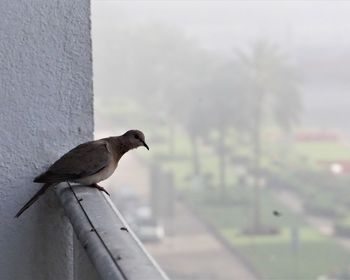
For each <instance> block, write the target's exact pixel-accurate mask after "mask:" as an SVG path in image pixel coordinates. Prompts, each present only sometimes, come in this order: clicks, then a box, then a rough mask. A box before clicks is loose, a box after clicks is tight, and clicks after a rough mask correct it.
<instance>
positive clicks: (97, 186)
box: [91, 184, 111, 196]
mask: <svg viewBox="0 0 350 280" xmlns="http://www.w3.org/2000/svg"><path fill="white" fill-rule="evenodd" d="M91 187H93V188H96V189H98V190H100V191H103V192H104V193H106V194H107V195H108V196H111V195H110V194H109V192H107V191H106V189H105V188H104V187H101V186H99V185H97V184H92V185H91Z"/></svg>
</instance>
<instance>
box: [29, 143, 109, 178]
mask: <svg viewBox="0 0 350 280" xmlns="http://www.w3.org/2000/svg"><path fill="white" fill-rule="evenodd" d="M111 160H112V155H111V153H110V152H109V151H108V149H107V143H106V142H105V141H101V140H100V141H91V142H87V143H84V144H81V145H79V146H77V147H76V148H74V149H73V150H71V151H69V152H68V153H66V154H65V155H63V156H62V157H61V158H60V159H59V160H57V161H56V162H55V163H54V164H53V165H52V166H51V167H50V168H49V170H48V171H47V172H45V173H43V174H42V175H40V176H38V177H37V178H35V180H34V181H35V182H52V181H54V182H58V181H66V180H75V179H79V178H84V177H87V176H91V175H93V174H96V173H97V172H99V171H100V170H102V169H103V168H105V167H106V166H107V165H108V164H109V163H110V161H111Z"/></svg>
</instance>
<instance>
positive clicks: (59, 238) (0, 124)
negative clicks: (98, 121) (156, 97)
mask: <svg viewBox="0 0 350 280" xmlns="http://www.w3.org/2000/svg"><path fill="white" fill-rule="evenodd" d="M0 128H1V137H0V252H1V254H0V279H1V280H14V279H16V280H21V279H23V280H30V279H36V280H41V279H42V280H48V279H50V280H56V279H57V280H58V279H60V280H67V279H68V280H70V279H74V264H73V258H74V257H73V256H74V254H73V243H74V241H73V233H72V229H71V226H70V224H69V222H68V220H67V219H66V218H65V216H64V214H63V212H62V210H60V208H59V207H58V203H57V200H56V197H55V196H54V194H53V192H49V193H48V194H46V195H45V196H43V197H42V198H41V199H40V201H39V202H38V203H36V204H35V205H33V206H32V208H30V209H29V210H28V211H27V212H25V213H24V214H23V215H22V216H21V217H20V218H19V219H15V218H14V215H15V214H16V212H17V210H18V209H19V208H20V207H21V206H22V205H23V204H24V203H25V202H26V201H27V200H28V199H29V198H30V197H31V196H32V195H33V194H34V193H35V192H36V191H37V190H38V189H39V188H40V185H38V184H35V183H32V180H33V178H34V177H35V176H36V175H38V174H39V173H40V172H42V171H43V170H44V169H45V168H46V167H47V166H48V165H49V164H51V163H52V162H53V161H54V160H55V159H57V158H58V157H59V156H60V155H62V154H63V153H64V152H66V151H67V150H69V149H70V148H72V147H74V146H75V145H77V144H78V143H81V142H84V141H87V140H89V139H92V137H93V96H92V60H91V39H90V1H89V0H74V1H72V0H50V1H47V0H25V1H20V0H1V1H0Z"/></svg>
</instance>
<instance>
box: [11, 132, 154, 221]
mask: <svg viewBox="0 0 350 280" xmlns="http://www.w3.org/2000/svg"><path fill="white" fill-rule="evenodd" d="M140 146H144V147H146V148H147V149H149V148H148V146H147V144H146V142H145V136H144V134H143V133H142V132H141V131H139V130H129V131H127V132H126V133H125V134H123V135H121V136H116V137H109V138H103V139H100V140H96V141H90V142H86V143H83V144H80V145H78V146H77V147H75V148H74V149H72V150H70V151H69V152H68V153H66V154H64V155H63V156H62V157H61V158H60V159H58V160H57V161H56V162H54V163H53V164H52V165H51V166H50V167H49V168H48V170H47V171H45V172H44V173H42V174H40V175H39V176H37V177H36V178H35V179H34V182H36V183H44V185H43V186H42V188H41V189H40V190H39V191H38V192H37V193H36V194H35V195H34V196H33V197H32V198H31V199H30V200H29V201H28V202H27V203H26V204H25V205H24V206H23V207H22V208H21V209H20V210H19V211H18V213H17V214H16V216H15V217H17V218H18V217H19V216H20V215H21V214H22V213H23V212H24V211H25V210H26V209H28V208H29V207H30V206H31V205H32V204H33V203H34V202H35V201H36V200H37V199H38V198H39V196H41V195H42V194H44V193H45V191H46V190H47V189H48V188H49V187H51V186H54V185H57V184H58V183H61V182H75V183H80V184H84V185H92V186H93V187H96V188H98V189H100V190H103V191H105V192H106V193H107V191H106V190H104V189H103V188H102V187H100V186H98V185H97V183H98V182H101V181H103V180H105V179H107V178H108V177H110V176H111V175H112V174H113V172H114V171H115V169H116V168H117V166H118V162H119V160H120V158H121V157H122V156H123V155H124V154H125V153H126V152H128V151H129V150H131V149H135V148H137V147H140ZM107 194H108V193H107Z"/></svg>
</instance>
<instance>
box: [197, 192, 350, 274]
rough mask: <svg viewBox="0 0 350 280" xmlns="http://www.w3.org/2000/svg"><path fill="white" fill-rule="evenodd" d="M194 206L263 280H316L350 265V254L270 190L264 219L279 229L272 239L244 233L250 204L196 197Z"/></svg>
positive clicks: (265, 200) (264, 210)
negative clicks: (216, 202)
mask: <svg viewBox="0 0 350 280" xmlns="http://www.w3.org/2000/svg"><path fill="white" fill-rule="evenodd" d="M249 191H250V190H249ZM192 203H194V204H195V207H196V209H197V212H198V213H200V215H202V216H203V217H204V218H205V219H206V220H207V221H208V222H209V223H211V224H213V225H214V226H215V227H216V228H217V229H218V231H219V232H220V233H221V234H222V235H223V236H224V237H225V238H226V239H227V240H228V241H229V242H230V243H231V244H232V246H233V247H234V248H235V249H236V250H238V251H239V252H240V253H241V254H242V256H244V257H245V258H246V259H247V260H249V262H251V264H252V265H253V266H254V267H255V269H256V270H257V271H259V273H260V274H261V276H262V277H263V278H264V279H316V278H317V277H318V276H320V275H323V274H326V273H330V272H333V271H339V270H344V269H346V267H347V266H348V265H349V263H350V252H348V251H346V250H345V249H343V248H342V247H341V246H339V245H338V244H336V243H335V242H334V241H333V240H332V239H331V238H329V237H326V236H323V235H321V234H320V233H318V232H317V231H316V230H315V229H312V228H311V227H310V226H308V225H307V224H306V223H305V221H304V220H303V219H302V217H299V216H297V215H295V214H293V213H291V212H290V211H289V210H288V209H287V208H285V207H284V206H283V205H281V204H280V203H279V202H278V201H276V200H275V199H274V198H273V197H272V194H271V193H270V192H269V191H266V192H264V195H263V205H264V208H263V215H262V216H263V222H264V224H266V225H269V226H273V227H278V228H279V229H280V233H279V234H277V235H272V236H247V235H244V234H242V230H243V229H244V228H247V227H249V226H250V225H251V221H252V209H251V207H250V204H249V203H243V204H235V205H234V204H233V205H224V206H222V205H219V204H208V203H203V201H202V202H201V199H199V198H198V197H193V196H192ZM275 209H277V210H278V211H280V212H281V213H282V215H281V216H280V217H275V216H274V215H272V212H273V210H275Z"/></svg>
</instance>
